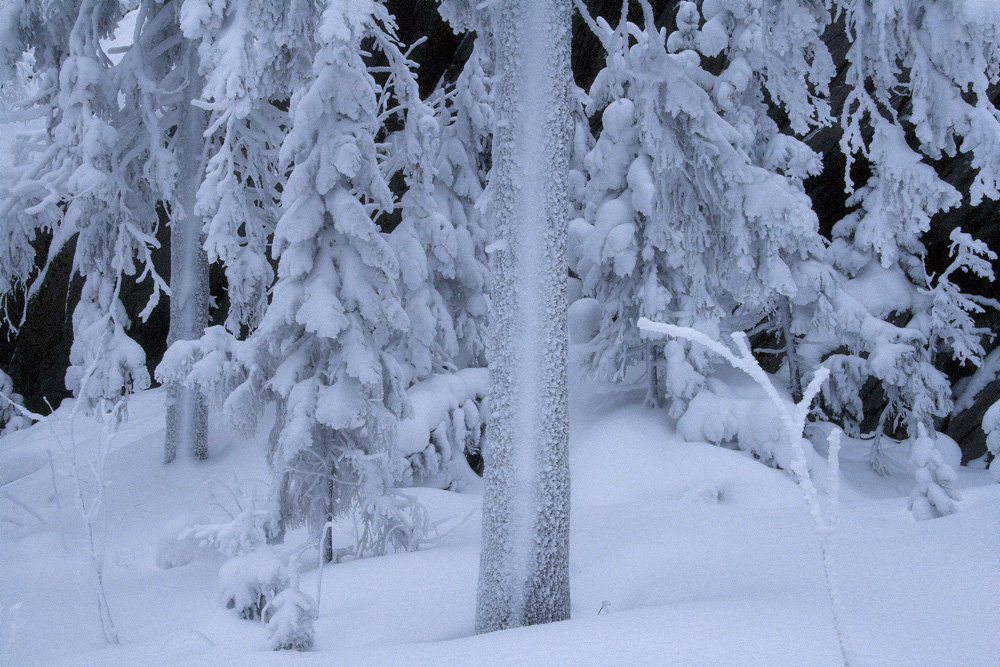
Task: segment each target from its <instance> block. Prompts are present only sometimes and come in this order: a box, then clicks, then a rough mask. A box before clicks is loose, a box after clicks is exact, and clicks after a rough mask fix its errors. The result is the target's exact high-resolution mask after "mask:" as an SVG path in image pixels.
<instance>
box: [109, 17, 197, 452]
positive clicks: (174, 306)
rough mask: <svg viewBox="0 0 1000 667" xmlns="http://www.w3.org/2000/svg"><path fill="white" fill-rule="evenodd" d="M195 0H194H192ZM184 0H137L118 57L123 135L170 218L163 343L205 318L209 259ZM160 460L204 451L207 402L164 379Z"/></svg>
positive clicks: (192, 50)
mask: <svg viewBox="0 0 1000 667" xmlns="http://www.w3.org/2000/svg"><path fill="white" fill-rule="evenodd" d="M191 4H192V5H194V4H197V3H191ZM186 5H187V3H183V5H182V3H180V2H176V1H167V2H164V1H163V0H142V1H141V2H139V3H138V8H137V9H136V11H137V17H136V22H135V31H134V34H133V42H132V44H131V45H130V46H129V47H128V49H127V51H126V52H125V55H124V56H123V57H122V59H121V61H120V62H119V63H118V64H117V65H116V67H115V69H116V70H117V88H118V90H119V91H120V92H119V95H120V96H121V98H122V102H123V104H122V105H121V107H120V108H121V111H120V114H119V115H120V116H121V118H122V124H123V126H124V127H127V128H129V130H130V132H131V133H132V135H131V136H130V137H129V141H128V142H127V143H128V144H129V145H131V146H133V147H134V150H135V151H136V152H139V154H140V155H141V156H142V157H143V158H144V163H145V165H144V166H145V170H144V172H143V173H142V182H139V179H137V182H136V185H135V186H134V188H133V189H134V190H135V191H137V192H141V193H142V194H143V196H144V198H146V199H147V200H148V201H149V202H150V205H151V206H156V205H157V204H159V205H162V206H163V207H164V208H165V210H166V213H167V215H168V217H169V225H170V329H169V332H168V334H167V343H168V344H171V343H173V342H175V341H178V340H192V339H195V338H198V337H199V336H201V334H202V332H203V331H204V329H205V327H206V326H207V325H208V307H209V299H208V259H207V256H206V254H205V249H204V233H203V228H204V225H203V223H202V220H201V217H200V216H199V215H198V214H197V212H196V211H195V204H196V195H197V193H198V188H199V186H200V185H201V182H202V179H203V177H204V173H205V139H204V137H203V135H204V133H205V130H206V128H207V127H208V113H207V112H206V111H205V110H204V109H202V108H201V107H199V106H197V105H196V104H195V103H196V102H197V101H198V100H199V98H200V97H201V91H202V85H203V79H202V76H201V72H200V64H199V55H198V44H197V43H196V42H194V41H192V40H190V39H187V38H186V37H185V36H184V34H183V31H182V29H181V19H182V9H183V7H184V6H186ZM166 423H167V428H166V437H165V440H164V461H166V462H168V463H169V462H170V461H172V460H173V459H174V457H175V456H176V453H177V449H178V448H179V447H182V448H184V449H186V450H187V451H189V452H191V454H192V455H193V456H195V457H196V458H199V459H203V458H205V457H206V456H207V455H208V444H207V425H208V407H207V403H206V400H205V397H204V396H203V395H201V394H200V393H199V392H198V391H197V390H195V389H191V388H188V387H185V386H183V385H180V384H176V383H170V384H168V385H167V415H166Z"/></svg>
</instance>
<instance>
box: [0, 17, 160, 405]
mask: <svg viewBox="0 0 1000 667" xmlns="http://www.w3.org/2000/svg"><path fill="white" fill-rule="evenodd" d="M18 8H19V10H20V14H19V16H18V25H19V26H20V30H19V31H18V41H17V43H16V47H14V46H12V45H11V44H7V49H5V52H6V54H7V55H8V56H9V55H10V54H12V53H24V52H26V51H30V52H31V54H32V59H33V66H34V70H35V71H34V73H33V78H34V80H35V81H37V92H36V93H35V94H34V95H33V96H32V97H30V98H29V99H27V100H25V101H24V102H23V104H22V105H21V107H22V109H23V114H22V117H31V116H36V117H41V118H44V119H45V124H44V127H43V128H41V129H38V130H34V129H29V134H28V136H27V137H26V138H25V142H24V144H23V145H22V146H23V152H22V153H20V155H21V157H23V158H24V160H25V165H24V168H23V170H22V171H21V174H20V178H19V179H18V180H17V182H16V183H13V184H10V185H9V188H8V189H7V191H6V193H5V196H4V197H3V201H2V202H0V220H2V222H0V224H2V225H3V226H4V227H5V229H4V231H5V237H6V238H7V239H9V243H7V244H6V245H5V251H4V252H5V258H4V259H5V261H4V262H2V265H3V268H2V269H0V272H2V278H0V288H2V289H3V291H4V292H5V293H6V292H7V291H8V290H9V289H10V288H12V287H15V286H17V285H24V284H26V282H27V281H28V280H29V276H30V275H31V272H32V269H33V268H34V264H35V256H34V251H33V249H32V247H31V242H32V241H33V240H34V239H35V237H36V235H38V234H49V235H51V238H52V241H51V243H50V244H49V253H48V257H47V258H46V259H45V260H42V262H41V263H42V264H43V269H42V270H41V271H40V272H39V273H38V274H37V275H35V276H34V279H33V280H32V281H31V283H30V284H29V285H28V288H27V294H26V300H30V298H31V297H32V296H33V293H34V290H35V289H37V287H38V286H40V285H41V282H42V280H43V279H44V276H45V272H46V268H47V267H48V265H49V262H51V260H52V259H53V258H54V257H55V256H56V255H57V254H58V253H59V252H60V251H61V250H62V249H63V248H64V247H66V245H67V244H68V243H69V242H70V241H71V240H75V251H74V256H73V270H74V272H76V273H78V274H80V275H82V276H83V279H84V285H83V292H82V295H81V297H80V301H79V303H78V304H77V305H76V308H75V310H74V313H73V331H74V337H73V345H72V348H71V350H70V368H69V369H68V370H67V372H66V386H67V388H69V389H71V390H72V391H73V393H74V394H75V395H76V396H77V397H78V398H80V399H81V400H82V401H83V406H84V407H85V408H86V409H87V410H90V409H97V410H100V411H105V412H106V411H109V410H110V408H111V406H114V405H117V404H118V402H119V400H120V398H121V396H122V395H123V394H125V393H128V392H130V391H132V390H134V389H143V388H145V387H147V386H148V385H149V375H148V372H147V371H146V367H145V354H144V352H143V350H142V348H140V347H139V345H137V344H136V343H135V342H134V341H132V340H131V339H130V338H129V337H128V335H127V334H126V331H127V329H128V328H129V326H130V324H131V322H130V318H129V316H128V314H127V313H126V311H125V308H124V306H123V305H122V302H121V300H120V293H121V287H122V281H123V280H125V279H126V277H128V276H134V275H135V274H136V273H137V269H138V267H137V265H136V260H138V261H139V263H140V264H141V265H142V272H141V274H140V275H139V276H138V277H137V279H139V280H142V279H145V278H147V277H149V278H150V279H151V281H152V282H153V291H152V298H151V299H150V302H149V304H148V305H147V307H146V308H145V309H144V310H143V312H142V313H140V316H141V317H145V316H146V315H148V313H149V312H150V311H151V309H152V306H153V305H155V303H156V301H157V298H158V296H159V294H160V292H161V291H162V290H163V288H164V287H165V285H164V283H163V281H162V280H161V279H160V278H159V276H158V275H157V274H156V272H155V270H154V269H153V266H152V259H151V255H150V250H151V248H152V247H153V246H155V245H156V241H155V239H154V238H153V236H152V233H153V231H154V230H155V227H156V223H157V216H156V211H155V208H154V202H153V201H152V200H151V199H150V198H149V197H146V196H144V193H145V192H148V188H146V187H145V186H144V185H142V183H141V182H142V180H143V178H144V177H145V176H147V175H148V174H149V172H148V171H147V166H146V165H145V164H144V160H143V159H142V157H143V156H142V151H141V148H138V149H137V146H138V144H137V143H136V142H135V127H134V125H133V124H132V123H131V122H129V121H130V117H129V116H128V115H127V114H122V113H121V112H120V110H121V108H122V105H121V100H120V99H119V96H118V93H119V83H118V74H117V71H116V70H115V69H113V68H112V64H111V61H110V60H109V58H108V56H107V54H106V53H105V52H104V49H103V46H102V39H104V38H106V37H108V36H109V35H110V34H111V32H112V31H113V30H114V28H115V26H116V25H117V22H118V20H119V17H120V10H119V6H118V3H114V2H99V1H97V0H85V1H81V2H78V3H65V4H58V5H53V4H52V3H48V2H25V3H19V4H18V5H11V6H9V7H7V8H5V9H6V10H7V11H15V10H17V9H18ZM29 127H30V126H29ZM15 324H16V323H15ZM114 413H115V414H119V415H120V414H122V411H120V410H115V411H114Z"/></svg>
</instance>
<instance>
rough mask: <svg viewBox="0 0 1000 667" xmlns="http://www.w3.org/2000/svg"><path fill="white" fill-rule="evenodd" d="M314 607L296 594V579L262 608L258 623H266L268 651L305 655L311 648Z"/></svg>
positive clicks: (310, 602)
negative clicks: (268, 638)
mask: <svg viewBox="0 0 1000 667" xmlns="http://www.w3.org/2000/svg"><path fill="white" fill-rule="evenodd" d="M315 617H316V603H315V602H314V601H313V599H312V598H311V597H309V596H308V595H306V594H305V593H303V592H302V591H300V590H299V586H298V578H297V577H295V576H293V580H292V583H291V585H289V587H288V588H286V589H285V590H283V591H281V592H280V593H278V594H277V595H276V596H275V597H274V599H273V600H271V602H270V603H269V604H268V605H267V606H266V607H265V608H264V611H263V614H262V616H261V619H262V620H263V621H264V622H265V623H267V634H268V636H269V637H270V640H271V648H272V649H274V650H275V651H308V650H309V649H311V648H312V645H313V634H314V632H313V619H314V618H315Z"/></svg>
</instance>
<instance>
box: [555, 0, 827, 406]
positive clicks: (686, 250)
mask: <svg viewBox="0 0 1000 667" xmlns="http://www.w3.org/2000/svg"><path fill="white" fill-rule="evenodd" d="M642 6H643V14H644V27H639V26H636V25H634V24H632V23H630V22H628V21H627V20H626V19H625V18H624V17H623V18H622V20H621V22H620V23H619V25H618V26H617V28H612V27H611V26H609V25H608V24H607V23H606V22H605V21H603V20H601V19H598V21H596V22H595V21H593V20H590V21H589V22H590V23H591V29H592V30H593V31H594V32H595V33H596V34H597V35H598V36H599V37H600V38H601V41H602V43H603V45H604V47H605V49H606V51H607V62H606V66H605V68H604V69H603V70H602V71H601V72H600V73H599V74H598V76H597V78H596V80H595V82H594V85H593V87H592V89H591V91H590V98H591V99H590V108H591V112H592V113H597V112H598V111H600V110H603V111H602V116H601V118H602V130H601V135H600V136H599V137H598V140H597V143H596V145H595V146H594V148H593V150H592V151H591V153H590V154H589V155H588V156H587V159H586V162H585V165H586V169H587V177H588V179H589V180H588V182H587V186H586V200H585V201H586V207H585V210H584V219H583V220H578V221H575V222H574V223H573V227H574V237H575V239H578V243H579V245H580V246H581V250H579V251H578V254H579V256H580V257H581V259H580V261H579V263H578V265H577V271H578V273H579V275H580V276H581V278H582V279H583V288H584V293H585V294H589V295H593V296H594V297H596V298H597V299H598V301H600V302H601V304H602V305H603V309H604V311H603V317H602V323H601V330H600V332H599V333H598V335H597V337H596V338H595V339H594V340H593V341H592V342H591V343H590V346H591V356H590V362H589V363H590V365H591V367H592V368H593V370H594V371H595V372H596V374H597V375H598V376H599V377H601V378H604V379H610V380H614V381H617V382H623V381H627V380H630V379H631V378H632V377H633V376H632V371H633V370H634V369H636V368H641V367H642V366H643V365H645V366H646V369H647V370H646V374H647V378H658V381H655V382H652V383H650V385H651V386H650V391H649V394H650V396H649V398H650V399H651V402H654V403H657V402H658V400H659V396H660V395H661V394H662V395H664V396H665V397H667V399H668V400H669V407H670V411H671V414H672V415H674V416H679V415H680V414H681V413H682V412H683V410H684V408H685V407H686V405H687V402H688V401H689V400H690V399H691V398H692V397H693V396H694V394H695V392H696V391H697V389H698V388H699V386H700V384H701V382H702V381H703V378H704V374H705V373H706V372H708V370H709V369H710V363H709V360H708V359H707V358H705V356H704V354H703V353H702V352H698V351H695V350H689V349H688V346H687V344H686V343H682V342H680V341H668V342H666V343H665V344H664V345H663V346H662V349H660V347H659V346H654V345H652V344H650V343H647V342H645V341H643V340H641V338H640V336H639V332H638V330H637V329H636V327H635V324H634V323H635V321H636V320H637V319H638V318H639V317H649V318H650V319H654V320H657V321H666V322H674V323H680V324H682V325H684V326H694V327H696V328H699V329H701V330H704V331H706V332H708V333H709V334H711V335H715V334H717V333H718V331H719V330H720V329H729V330H742V329H749V328H751V327H753V326H754V325H755V324H756V323H757V322H758V321H759V320H760V319H761V318H762V317H764V316H765V315H767V314H769V313H771V312H773V311H774V310H775V309H776V307H777V305H778V304H779V301H780V300H781V299H788V298H796V297H798V296H799V286H798V284H797V280H796V278H797V276H796V275H795V273H793V271H794V270H795V269H796V267H797V265H798V264H800V263H803V262H805V261H806V260H809V259H811V258H814V257H816V256H818V254H819V253H820V252H821V250H822V242H821V239H820V237H819V235H818V231H817V227H818V223H817V220H816V215H815V213H813V211H812V208H811V205H810V202H809V199H808V197H806V195H805V192H804V191H803V189H802V185H801V179H802V178H803V177H804V176H806V175H807V174H808V173H812V172H814V171H815V170H816V162H817V160H816V158H815V155H814V154H812V152H811V151H809V150H808V149H806V148H805V147H804V146H803V145H802V144H801V143H800V142H796V141H795V140H793V139H792V138H790V137H787V136H785V135H780V134H778V133H777V130H776V127H774V124H773V122H771V121H769V120H767V121H766V122H767V123H770V125H766V126H764V127H763V129H762V128H760V127H758V125H760V124H763V123H764V120H765V119H766V109H764V108H763V106H762V102H761V100H760V96H761V94H762V93H761V92H760V89H759V88H760V85H759V84H756V85H755V86H753V87H751V86H750V84H751V81H750V80H749V79H748V80H744V81H742V86H743V87H742V88H740V89H738V90H737V89H736V88H734V86H733V85H732V83H731V82H727V79H726V77H727V76H728V78H729V79H733V78H734V76H735V75H734V74H732V73H731V72H730V70H726V72H724V73H723V75H722V76H721V77H720V78H719V79H714V78H713V77H712V76H711V75H710V74H709V73H708V72H707V71H705V70H704V69H703V68H702V67H701V65H700V57H699V55H698V54H697V53H696V52H695V51H693V50H690V49H685V50H681V51H680V52H678V53H669V52H668V50H667V40H666V39H665V35H664V33H662V32H659V31H657V29H656V27H655V25H654V23H653V11H652V8H651V7H650V6H649V5H648V3H643V5H642ZM697 22H698V16H697V10H696V8H695V6H694V5H693V4H692V3H682V5H681V7H680V10H679V13H678V18H677V26H678V30H677V32H676V33H674V34H673V35H672V36H671V38H670V40H669V41H670V45H671V46H672V47H674V48H680V47H682V46H683V45H684V44H685V42H686V41H690V42H692V43H693V42H695V41H696V40H697V30H696V26H697ZM741 58H742V56H741ZM741 62H742V61H741ZM743 71H744V74H745V75H747V76H749V74H750V72H749V70H748V69H747V67H744V70H743ZM713 87H714V89H715V90H716V97H722V98H724V99H723V102H725V103H726V104H729V105H730V109H731V112H730V113H731V114H737V113H744V112H743V109H744V108H745V105H740V104H739V103H738V102H737V101H735V100H733V99H730V98H731V97H732V96H733V95H736V94H737V92H739V93H740V94H744V95H746V96H749V97H750V98H751V100H752V101H753V102H754V104H755V105H756V106H754V107H752V108H751V109H750V111H751V112H752V113H753V114H755V117H754V118H752V119H751V121H752V122H750V124H749V125H748V127H746V128H743V132H741V131H740V130H739V129H738V128H737V127H734V126H733V125H732V124H731V123H730V122H727V118H726V117H724V115H720V113H719V111H718V108H717V102H716V99H714V98H713V97H712V96H711V95H710V94H709V91H711V90H713ZM725 91H728V94H724V93H725ZM727 95H728V96H727ZM724 113H726V112H724ZM762 137H763V139H762ZM762 141H764V142H770V144H769V145H773V148H772V149H771V150H770V151H769V152H768V156H769V157H768V159H767V160H766V159H765V158H764V157H760V156H757V157H755V153H754V151H758V150H760V148H759V146H760V144H761V142H762ZM768 160H769V161H768ZM758 162H759V163H760V164H758ZM779 164H780V165H781V166H782V167H783V169H778V165H779ZM761 165H766V168H765V166H761ZM785 173H787V174H788V175H787V176H786V175H784V174H785ZM659 365H662V366H663V371H662V372H657V367H658V366H659Z"/></svg>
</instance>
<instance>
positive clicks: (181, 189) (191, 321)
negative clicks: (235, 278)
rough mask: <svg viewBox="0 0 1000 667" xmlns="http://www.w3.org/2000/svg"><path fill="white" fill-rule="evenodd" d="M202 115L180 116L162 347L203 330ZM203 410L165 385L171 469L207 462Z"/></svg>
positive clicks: (191, 394)
mask: <svg viewBox="0 0 1000 667" xmlns="http://www.w3.org/2000/svg"><path fill="white" fill-rule="evenodd" d="M189 68H190V78H189V81H190V82H191V83H190V86H191V91H190V98H191V99H192V100H193V99H197V98H198V96H199V95H200V92H201V91H200V90H199V89H198V88H199V87H198V85H197V83H196V82H197V81H199V78H198V65H197V57H196V56H195V55H194V54H193V53H191V55H190V64H189ZM205 123H206V116H205V112H204V111H202V110H201V109H199V108H198V107H195V106H194V105H190V106H188V108H187V109H186V110H185V111H184V112H183V113H182V114H181V122H180V125H179V127H178V128H177V134H176V135H175V136H174V141H175V142H177V147H178V150H177V151H176V153H175V155H176V156H177V168H178V171H179V173H178V178H177V191H176V192H175V199H174V202H173V206H172V209H171V211H170V331H169V333H168V334H167V345H168V346H169V345H171V344H173V343H174V341H178V340H195V339H197V338H200V337H201V335H202V334H203V333H204V332H205V327H206V326H207V325H208V257H207V256H206V254H205V248H204V235H203V227H202V221H201V218H200V216H198V215H196V214H195V212H194V207H195V202H196V199H197V194H198V187H199V185H200V183H201V175H202V172H203V160H204V154H203V150H202V148H203V140H202V132H204V130H205ZM207 429H208V404H207V403H206V400H205V396H204V395H203V394H202V393H201V392H200V391H198V389H196V388H192V387H188V386H185V385H183V384H180V383H176V382H174V383H170V384H168V385H167V434H166V440H165V442H164V445H163V459H164V461H165V462H167V463H170V462H171V461H173V460H174V458H175V457H176V456H177V449H178V448H179V447H180V448H187V449H188V451H190V452H191V454H192V456H194V457H195V458H196V459H204V458H206V457H207V456H208V442H207Z"/></svg>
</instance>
